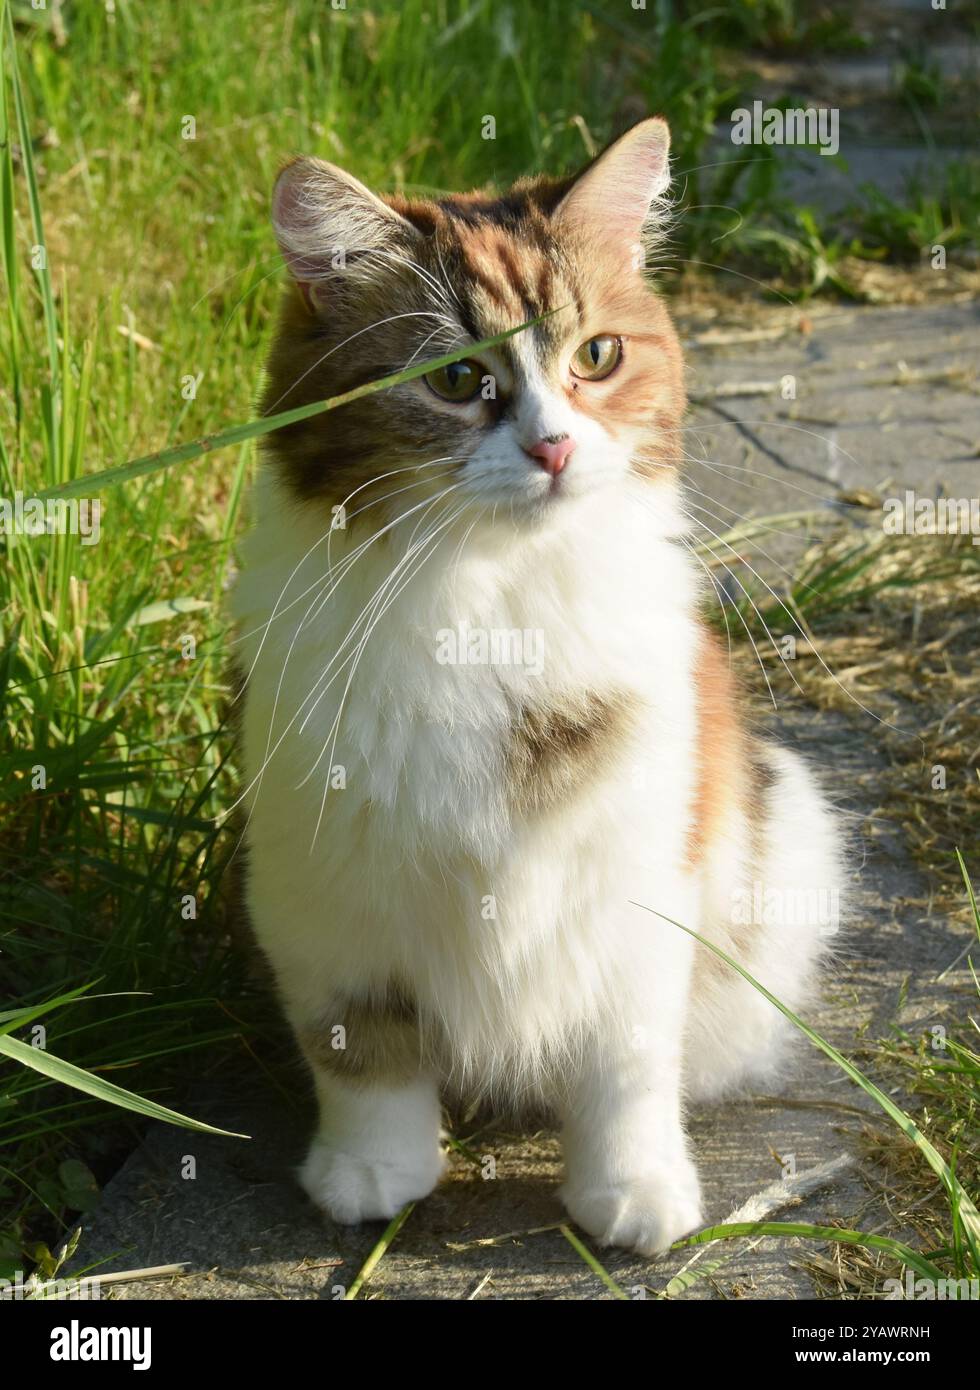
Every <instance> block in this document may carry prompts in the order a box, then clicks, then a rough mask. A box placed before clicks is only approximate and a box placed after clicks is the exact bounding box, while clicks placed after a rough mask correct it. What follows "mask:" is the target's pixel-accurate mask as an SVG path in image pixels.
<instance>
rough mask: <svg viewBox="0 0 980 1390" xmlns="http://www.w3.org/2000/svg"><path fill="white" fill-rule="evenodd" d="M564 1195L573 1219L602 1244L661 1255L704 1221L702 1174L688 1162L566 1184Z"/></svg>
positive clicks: (645, 1253)
mask: <svg viewBox="0 0 980 1390" xmlns="http://www.w3.org/2000/svg"><path fill="white" fill-rule="evenodd" d="M561 1196H562V1200H563V1201H564V1203H565V1206H566V1207H567V1208H568V1211H569V1214H570V1215H571V1216H572V1218H573V1220H575V1221H576V1222H577V1223H578V1224H579V1225H580V1226H581V1227H582V1229H583V1230H584V1231H588V1233H589V1235H592V1236H595V1237H596V1238H597V1239H598V1240H599V1242H600V1243H601V1244H602V1245H621V1246H623V1247H624V1248H625V1249H627V1250H635V1251H636V1252H637V1253H638V1254H640V1255H660V1254H662V1253H663V1252H664V1251H665V1250H667V1249H668V1248H669V1247H670V1246H671V1245H672V1244H673V1242H674V1241H675V1240H679V1239H680V1238H681V1236H686V1235H689V1234H690V1233H691V1231H694V1230H697V1228H698V1227H699V1226H702V1225H703V1224H704V1218H703V1217H702V1215H701V1195H700V1191H699V1188H698V1180H697V1175H696V1174H695V1172H694V1169H693V1167H690V1165H687V1164H684V1165H680V1167H679V1169H678V1171H676V1172H672V1171H671V1170H668V1169H665V1170H664V1172H663V1174H662V1175H656V1176H655V1175H650V1174H647V1175H645V1176H643V1177H639V1178H630V1179H625V1180H621V1181H618V1182H610V1183H605V1184H603V1183H587V1184H579V1183H574V1184H573V1183H566V1184H565V1185H564V1187H563V1188H562V1190H561Z"/></svg>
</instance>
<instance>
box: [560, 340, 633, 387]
mask: <svg viewBox="0 0 980 1390" xmlns="http://www.w3.org/2000/svg"><path fill="white" fill-rule="evenodd" d="M622 355H623V345H622V343H621V342H620V341H619V339H618V338H610V337H609V336H608V334H606V335H604V336H603V337H601V338H590V339H589V341H588V342H587V343H583V344H582V346H581V347H580V348H579V349H578V351H577V352H576V353H575V354H574V356H573V357H572V363H571V367H572V376H580V377H583V378H584V379H585V380H586V381H601V380H602V379H603V377H606V376H609V374H610V372H613V371H615V369H616V368H617V367H618V366H619V360H620V358H621V357H622Z"/></svg>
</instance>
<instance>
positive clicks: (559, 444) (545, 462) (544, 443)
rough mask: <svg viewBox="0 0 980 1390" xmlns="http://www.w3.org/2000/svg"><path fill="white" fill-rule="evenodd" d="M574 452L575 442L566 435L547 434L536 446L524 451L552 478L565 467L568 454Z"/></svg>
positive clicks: (533, 445)
mask: <svg viewBox="0 0 980 1390" xmlns="http://www.w3.org/2000/svg"><path fill="white" fill-rule="evenodd" d="M574 450H575V440H574V439H573V438H572V437H571V435H568V434H549V435H548V436H547V438H545V439H539V440H538V442H537V444H532V445H531V447H530V449H527V450H525V452H526V453H528V454H530V456H531V458H533V459H534V462H535V463H537V464H539V465H540V466H541V467H542V468H543V469H544V471H545V472H546V473H550V474H551V476H552V477H553V478H557V477H558V474H559V473H560V472H561V470H562V469H563V468H564V467H565V463H566V462H567V460H568V456H569V454H571V453H573V452H574Z"/></svg>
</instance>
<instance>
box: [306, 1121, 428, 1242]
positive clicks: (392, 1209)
mask: <svg viewBox="0 0 980 1390" xmlns="http://www.w3.org/2000/svg"><path fill="white" fill-rule="evenodd" d="M445 1162H446V1160H445V1156H444V1154H443V1153H442V1150H441V1149H440V1148H439V1146H438V1144H434V1145H433V1146H432V1148H431V1150H426V1151H425V1152H424V1153H423V1152H418V1153H406V1154H404V1155H400V1156H398V1157H392V1156H391V1155H385V1156H377V1155H375V1156H372V1155H367V1154H357V1153H347V1152H345V1151H343V1150H342V1149H339V1148H337V1147H336V1146H335V1144H334V1143H333V1142H327V1141H325V1140H323V1139H315V1140H314V1141H313V1145H312V1147H311V1149H310V1151H309V1153H308V1154H307V1156H306V1160H305V1162H304V1163H303V1165H302V1167H301V1168H300V1170H299V1180H300V1183H301V1185H302V1186H303V1188H304V1189H305V1190H306V1192H307V1193H308V1194H309V1195H310V1197H311V1198H312V1199H313V1201H314V1202H315V1203H316V1204H317V1206H318V1207H322V1209H323V1210H324V1211H325V1212H326V1213H327V1215H328V1216H331V1217H332V1218H333V1219H334V1221H338V1222H339V1223H340V1224H341V1225H343V1226H354V1225H356V1224H357V1222H359V1221H377V1220H387V1219H389V1218H391V1217H392V1216H394V1215H395V1214H396V1213H397V1212H399V1211H401V1209H402V1207H403V1206H404V1205H405V1203H406V1202H414V1201H417V1200H418V1199H419V1198H421V1197H428V1195H429V1193H430V1192H431V1191H432V1189H433V1188H434V1187H435V1185H436V1183H437V1182H438V1181H439V1179H440V1177H441V1176H442V1170H443V1168H444V1167H445Z"/></svg>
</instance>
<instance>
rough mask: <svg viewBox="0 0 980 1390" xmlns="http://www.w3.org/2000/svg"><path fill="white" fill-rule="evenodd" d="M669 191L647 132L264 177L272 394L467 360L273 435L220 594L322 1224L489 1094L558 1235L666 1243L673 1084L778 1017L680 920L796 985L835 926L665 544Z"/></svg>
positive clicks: (829, 838) (672, 1199) (676, 515)
mask: <svg viewBox="0 0 980 1390" xmlns="http://www.w3.org/2000/svg"><path fill="white" fill-rule="evenodd" d="M668 182H669V174H668V132H667V127H666V125H665V124H664V122H663V121H662V120H659V119H651V120H646V121H643V122H641V123H640V124H639V125H637V126H635V127H634V128H633V129H632V130H630V131H629V132H627V134H626V135H624V136H623V137H622V138H621V139H620V140H618V141H617V142H616V143H614V144H613V145H612V146H611V147H610V148H609V149H608V150H606V152H605V153H604V154H602V155H600V156H599V157H598V158H597V159H596V160H594V161H593V162H592V163H591V164H590V165H589V166H588V167H587V168H586V169H585V170H584V171H583V172H582V173H581V174H579V175H578V176H577V177H574V178H567V179H563V180H552V179H534V180H530V181H525V182H521V183H518V184H517V185H515V186H514V187H513V188H512V189H511V190H510V191H509V192H507V193H506V194H504V195H503V196H502V197H493V196H488V195H485V194H482V193H471V194H465V195H460V196H454V197H446V198H441V199H437V200H410V199H407V198H402V197H388V196H386V197H383V198H382V197H377V196H375V194H374V193H372V192H370V191H369V190H368V189H367V188H365V187H364V186H363V185H362V184H360V183H359V182H358V181H357V180H356V179H354V178H352V177H351V176H350V175H349V174H347V173H345V172H343V171H342V170H340V169H338V168H335V167H334V166H332V165H330V164H326V163H323V162H321V161H319V160H316V159H299V160H296V161H294V162H293V163H291V164H289V165H288V166H287V167H286V168H285V169H284V170H283V171H282V173H281V174H280V176H279V180H278V182H277V184H276V189H275V194H274V204H273V220H274V225H275V230H276V234H277V237H278V240H279V244H280V246H281V248H282V251H283V254H284V257H285V260H286V263H287V265H288V267H289V270H290V272H291V280H290V284H289V287H288V291H287V294H286V299H285V303H284V306H283V310H282V317H281V322H280V324H279V328H278V335H277V338H276V341H275V346H274V348H273V351H272V355H271V359H270V362H269V368H268V379H267V386H266V390H265V395H264V401H263V409H264V411H265V412H266V413H269V414H271V413H275V412H278V411H282V410H286V409H289V408H291V407H294V406H297V405H302V404H306V403H309V402H314V401H318V400H322V399H324V398H326V397H329V396H333V395H337V394H338V393H340V392H343V391H346V390H349V389H350V388H352V387H355V386H357V385H359V384H361V383H366V382H370V381H372V380H374V379H376V378H379V377H382V376H384V375H386V374H391V373H394V372H397V371H398V370H399V369H401V368H403V367H406V366H408V365H410V364H418V363H424V362H426V361H429V360H432V359H434V358H437V357H439V356H442V355H448V354H451V353H453V352H459V351H460V350H465V349H466V348H467V347H472V352H469V353H468V354H467V356H466V357H464V358H463V359H462V360H460V361H459V362H457V363H456V364H454V365H451V366H448V367H443V368H440V369H437V370H433V371H431V372H430V373H429V374H428V375H427V376H425V377H420V378H417V379H415V380H412V381H409V382H407V383H404V384H402V385H398V386H394V387H390V388H388V389H385V390H382V391H380V392H378V393H375V394H369V395H366V396H363V397H361V398H359V399H357V400H355V401H353V402H352V403H350V404H347V405H345V406H343V407H341V408H340V409H337V410H335V411H332V412H330V413H328V414H320V415H317V416H315V417H312V418H309V419H307V420H304V421H302V422H300V423H295V424H292V425H291V426H289V427H288V428H283V429H280V430H279V431H278V432H277V433H276V434H274V435H273V436H271V443H270V445H269V447H268V449H267V451H266V457H265V460H264V466H263V468H262V471H261V475H260V479H259V482H258V485H257V491H256V499H255V511H256V521H257V524H256V526H255V528H254V530H253V531H252V533H251V534H250V536H249V537H248V539H247V541H246V543H245V547H244V552H243V567H242V575H241V578H240V580H239V582H238V585H237V590H236V594H235V600H234V610H235V616H236V618H237V621H238V624H239V631H240V638H239V643H240V645H239V652H240V653H241V655H240V664H241V666H242V674H243V678H244V703H245V707H244V716H243V721H242V738H243V756H244V767H245V774H246V784H247V785H246V789H245V797H246V802H247V806H248V827H247V841H248V849H249V854H248V889H247V901H248V908H249V911H250V915H251V919H252V922H253V924H254V929H255V931H256V933H257V936H258V940H259V942H260V944H261V946H262V948H263V950H264V951H265V953H266V954H267V956H268V958H269V960H270V962H271V964H272V967H273V969H274V972H275V976H276V979H277V982H278V987H279V990H280V992H281V997H282V1001H283V1004H284V1006H285V1009H286V1012H287V1014H288V1017H289V1020H290V1022H291V1024H292V1026H293V1028H294V1030H295V1033H296V1037H297V1039H298V1041H299V1044H300V1046H301V1047H302V1050H303V1052H304V1054H305V1056H306V1059H307V1061H308V1063H309V1066H310V1068H311V1070H312V1073H313V1077H314V1080H315V1084H316V1093H317V1097H318V1102H319V1125H318V1129H317V1132H316V1135H315V1138H314V1140H313V1143H312V1146H311V1148H310V1151H309V1155H308V1157H307V1159H306V1161H305V1164H304V1165H303V1168H302V1172H301V1178H302V1182H303V1184H304V1186H305V1188H306V1190H307V1191H308V1192H309V1194H310V1195H311V1197H312V1198H313V1200H314V1201H315V1202H317V1203H318V1204H319V1205H320V1206H321V1207H322V1208H324V1209H325V1210H326V1211H327V1212H328V1213H329V1214H330V1215H331V1216H332V1217H333V1218H334V1219H336V1220H337V1221H340V1222H357V1221H360V1220H362V1219H368V1218H379V1217H390V1216H391V1215H392V1214H393V1213H395V1212H396V1211H397V1210H398V1209H399V1208H400V1207H401V1206H402V1205H403V1204H404V1203H405V1202H407V1201H409V1200H411V1199H417V1198H421V1197H424V1196H425V1195H426V1194H427V1193H428V1192H430V1191H431V1190H432V1188H433V1187H434V1186H435V1184H436V1183H437V1182H438V1181H439V1177H440V1174H441V1173H442V1170H443V1166H444V1155H443V1151H442V1147H441V1144H440V1117H441V1108H440V1098H441V1096H442V1095H447V1094H451V1095H466V1096H482V1097H485V1098H488V1099H490V1100H493V1099H498V1100H506V1101H508V1102H513V1101H518V1102H523V1101H533V1102H535V1103H541V1102H544V1103H545V1104H547V1105H548V1106H549V1107H550V1108H551V1109H552V1111H553V1113H554V1114H555V1115H556V1117H557V1119H558V1120H559V1122H560V1125H561V1134H562V1144H563V1150H564V1159H565V1165H566V1178H565V1182H564V1185H563V1187H562V1190H561V1192H562V1197H563V1199H564V1202H565V1205H566V1206H567V1208H568V1211H569V1212H570V1213H571V1215H572V1216H573V1217H574V1219H575V1220H576V1221H577V1222H578V1223H579V1224H580V1225H581V1226H582V1227H584V1229H585V1230H586V1231H588V1232H590V1233H591V1234H592V1235H594V1236H596V1237H598V1238H599V1239H600V1240H601V1241H605V1242H613V1243H616V1244H621V1245H625V1246H629V1247H632V1248H634V1249H636V1250H638V1251H640V1252H643V1253H646V1254H649V1253H653V1252H657V1251H661V1250H663V1249H665V1248H666V1247H667V1246H668V1245H669V1244H670V1242H671V1241H672V1240H674V1239H676V1238H677V1237H679V1236H681V1235H683V1234H684V1233H685V1232H687V1231H689V1230H691V1229H692V1228H694V1227H696V1226H697V1225H698V1224H699V1222H700V1221H701V1219H702V1215H701V1199H700V1193H699V1185H698V1175H697V1171H696V1168H695V1164H694V1161H693V1158H692V1154H691V1152H690V1146H689V1143H688V1140H687V1137H686V1135H685V1130H684V1111H685V1108H686V1107H687V1106H688V1105H690V1104H692V1103H695V1102H698V1101H700V1100H703V1099H705V1098H712V1097H718V1096H722V1095H724V1094H726V1093H730V1092H732V1091H733V1090H735V1089H737V1088H738V1087H740V1086H742V1085H744V1084H745V1083H747V1082H750V1081H758V1080H760V1079H763V1078H767V1077H770V1076H771V1074H772V1073H773V1071H774V1069H776V1068H777V1067H778V1065H779V1063H780V1061H781V1059H782V1057H783V1054H784V1052H785V1050H786V1043H787V1037H786V1029H785V1027H784V1025H783V1021H782V1018H781V1016H780V1014H779V1013H778V1012H777V1010H776V1009H775V1008H774V1007H773V1006H772V1005H771V1004H770V1003H769V1002H767V1000H766V999H764V998H763V997H762V996H761V995H760V994H759V993H757V992H756V991H754V990H753V989H752V987H751V986H750V985H748V984H747V983H746V982H745V981H744V980H743V979H741V978H740V977H739V975H738V974H737V973H736V972H735V971H734V970H732V969H731V968H730V967H729V966H728V965H727V964H725V963H724V962H723V961H722V960H720V959H719V958H718V957H716V956H715V955H714V954H713V953H712V952H710V951H709V950H708V949H706V948H705V947H703V946H701V945H699V944H698V943H696V941H695V940H694V939H693V938H692V937H691V936H690V935H688V934H686V933H685V932H684V931H682V930H681V929H680V928H679V927H678V926H677V925H675V923H681V924H683V925H684V926H686V927H689V928H691V929H693V930H695V931H697V932H700V933H702V934H703V935H705V936H706V937H708V938H709V939H710V940H711V941H713V942H715V943H717V944H718V945H719V946H720V947H721V948H722V949H723V950H725V951H726V952H728V953H730V954H731V955H732V956H734V957H735V958H736V959H737V960H738V961H740V962H741V963H742V964H743V965H744V966H745V968H746V969H747V970H749V971H750V972H751V973H752V974H754V975H755V976H756V977H757V978H759V979H760V980H761V981H762V982H763V983H764V984H765V985H766V986H767V987H768V988H769V989H770V990H771V991H772V992H773V993H774V994H775V995H776V996H777V997H779V998H781V999H782V1000H783V1001H785V1002H786V1003H787V1004H789V1005H790V1006H792V1007H795V1008H798V1007H799V1006H800V1004H801V1002H802V1001H803V1000H804V999H805V997H806V995H807V992H808V990H809V989H810V987H811V986H812V984H813V979H814V974H815V967H816V965H817V963H818V961H819V957H820V955H821V949H822V946H823V944H824V942H825V939H826V936H827V935H828V934H829V933H828V928H831V927H832V925H833V924H832V922H831V921H830V917H831V916H832V914H831V913H828V911H827V904H828V903H829V902H835V901H836V898H835V895H836V887H837V883H838V875H839V870H838V847H837V833H836V827H835V822H834V819H833V818H832V816H831V813H830V812H829V811H828V809H827V807H826V806H825V804H824V802H823V801H822V799H821V796H820V794H819V793H818V791H817V790H816V788H815V786H814V783H813V781H812V780H811V777H810V775H809V773H808V772H807V770H806V769H805V768H804V766H803V765H802V764H801V762H800V761H799V760H798V758H797V757H795V756H793V755H791V754H790V753H789V752H786V751H783V750H782V749H780V748H778V747H775V746H772V745H769V744H767V743H763V742H761V741H760V740H759V739H758V738H757V737H756V736H755V735H754V734H752V733H750V732H749V731H748V729H747V727H746V725H745V723H744V722H743V721H742V719H741V718H740V715H739V710H738V708H737V700H736V694H735V692H734V690H733V684H732V680H731V677H730V672H729V658H728V652H727V650H726V649H724V648H723V647H722V646H721V645H719V644H718V643H717V642H716V641H715V639H714V638H713V636H712V635H711V634H710V631H709V630H708V628H707V627H706V625H705V623H704V621H703V620H702V618H701V616H700V608H701V606H702V602H703V592H702V585H701V583H700V581H699V571H698V569H697V566H696V565H695V563H694V560H693V558H692V557H691V555H690V554H689V552H688V550H687V549H686V547H685V545H684V537H685V533H686V525H685V516H684V510H683V502H682V493H681V490H680V481H679V478H678V467H677V463H678V458H679V456H680V454H681V452H682V450H681V448H680V440H681V437H682V436H680V435H679V433H678V431H679V429H680V423H681V418H682V414H683V411H684V407H685V395H684V385H683V363H682V358H681V351H680V347H679V344H678V340H677V337H676V334H675V332H674V329H673V327H672V325H671V322H670V319H669V317H668V314H667V312H666V310H665V308H664V306H663V304H662V303H661V301H660V299H659V298H658V296H657V294H656V292H655V290H654V288H653V286H652V284H651V282H650V278H649V275H648V273H647V272H646V270H645V266H644V256H643V251H642V247H643V246H647V247H649V245H650V240H651V237H652V238H654V239H655V238H656V235H657V232H658V227H660V226H661V225H662V219H663V216H664V202H663V200H664V195H665V193H666V190H667V186H668ZM530 321H534V322H533V323H531V326H529V327H526V328H524V329H523V330H522V331H520V332H518V333H516V334H515V335H513V336H512V337H510V338H508V339H507V340H506V341H505V342H503V343H501V344H499V345H498V346H496V347H492V348H489V349H481V348H479V347H478V346H477V344H479V343H480V342H481V341H482V340H485V339H487V338H490V337H493V336H495V335H499V334H501V333H503V332H505V331H506V330H508V329H512V328H515V327H518V326H519V325H521V324H525V323H529V322H530ZM668 919H669V920H668Z"/></svg>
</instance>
